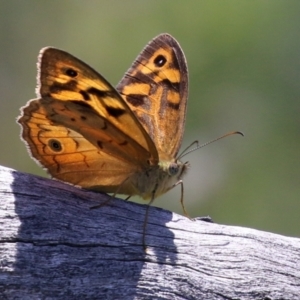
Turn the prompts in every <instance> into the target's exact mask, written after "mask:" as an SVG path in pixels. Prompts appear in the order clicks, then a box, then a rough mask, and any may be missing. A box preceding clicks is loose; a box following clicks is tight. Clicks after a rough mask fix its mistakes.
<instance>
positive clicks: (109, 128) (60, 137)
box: [18, 48, 158, 190]
mask: <svg viewBox="0 0 300 300" xmlns="http://www.w3.org/2000/svg"><path fill="white" fill-rule="evenodd" d="M37 94H38V96H39V97H40V98H39V99H34V100H31V101H29V102H28V103H27V105H26V106H25V107H24V108H22V114H21V116H20V117H19V119H18V122H19V123H20V124H21V125H22V127H23V130H22V137H23V139H24V140H25V142H26V143H27V144H28V146H29V149H30V152H31V154H32V155H33V157H34V158H35V159H36V160H38V161H39V162H40V163H41V164H42V165H43V166H44V167H46V168H47V169H48V170H49V172H50V174H51V175H52V176H53V177H55V178H58V179H61V180H64V181H68V182H71V183H74V184H79V185H81V186H84V187H91V186H94V185H97V184H95V181H97V180H98V185H101V186H117V185H120V184H122V182H124V180H126V179H127V178H128V177H129V176H130V175H131V174H133V173H136V172H137V171H139V170H141V169H143V168H145V167H147V166H149V164H150V165H151V164H152V165H155V164H157V163H158V154H157V150H156V148H155V145H154V143H153V141H152V140H151V138H150V137H149V135H148V134H147V132H146V131H145V129H144V128H143V126H142V125H141V124H140V122H139V121H138V119H137V118H136V116H135V115H134V113H133V112H132V111H131V110H130V108H129V107H128V105H127V104H126V103H125V101H124V100H123V99H122V97H121V96H120V95H119V94H118V92H117V91H116V90H115V89H114V88H113V87H112V86H111V85H110V84H109V83H108V82H107V81H106V80H105V79H104V78H103V77H102V76H101V75H100V74H98V73H97V72H96V71H94V70H93V69H92V68H91V67H89V66H88V65H86V64H85V63H83V62H82V61H80V60H79V59H77V58H75V57H74V56H72V55H70V54H68V53H67V52H64V51H61V50H58V49H55V48H44V49H42V50H41V53H40V57H39V74H38V87H37ZM74 147H75V148H74ZM72 153H73V154H72ZM79 157H81V160H79V161H77V158H79ZM73 158H74V159H73ZM75 158H76V159H75ZM82 165H84V166H85V167H84V168H82ZM115 170H118V172H120V173H121V175H120V176H117V175H112V173H114V171H115ZM62 174H63V175H62ZM87 174H90V177H93V176H94V177H95V178H97V179H93V183H90V184H89V183H88V179H87V178H89V176H88V175H87ZM108 178H111V179H108ZM116 178H118V179H116ZM109 180H110V181H111V182H110V183H108V182H107V181H109ZM102 190H103V189H102Z"/></svg>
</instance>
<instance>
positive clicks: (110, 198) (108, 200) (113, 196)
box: [90, 177, 131, 209]
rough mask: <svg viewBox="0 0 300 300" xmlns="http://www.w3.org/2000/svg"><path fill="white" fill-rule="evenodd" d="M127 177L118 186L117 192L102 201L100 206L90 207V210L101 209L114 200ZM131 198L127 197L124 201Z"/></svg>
mask: <svg viewBox="0 0 300 300" xmlns="http://www.w3.org/2000/svg"><path fill="white" fill-rule="evenodd" d="M128 178H129V177H127V178H126V179H125V180H124V181H123V182H122V183H121V184H120V185H119V187H118V188H117V190H116V191H115V192H114V193H113V194H112V195H111V196H110V197H109V198H108V199H107V200H106V201H104V202H103V203H101V204H98V205H95V206H92V207H90V209H95V208H99V207H102V206H104V205H106V204H107V203H108V202H110V200H112V199H114V198H115V197H116V195H117V194H118V192H119V190H120V189H121V188H122V187H123V185H124V184H125V182H126V181H127V180H128ZM130 197H131V196H128V197H127V198H126V199H125V200H128V199H129V198H130Z"/></svg>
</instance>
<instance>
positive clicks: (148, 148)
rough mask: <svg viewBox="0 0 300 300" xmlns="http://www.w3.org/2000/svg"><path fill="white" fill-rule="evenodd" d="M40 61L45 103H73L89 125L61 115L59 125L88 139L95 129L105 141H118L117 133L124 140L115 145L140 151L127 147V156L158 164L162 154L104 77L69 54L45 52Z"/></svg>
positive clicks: (51, 49) (42, 52) (58, 51)
mask: <svg viewBox="0 0 300 300" xmlns="http://www.w3.org/2000/svg"><path fill="white" fill-rule="evenodd" d="M39 61H40V73H39V80H40V83H39V87H38V93H39V94H40V96H41V97H42V98H43V99H44V103H45V102H47V99H48V98H52V99H55V100H60V101H64V102H65V103H69V104H70V105H69V106H72V107H73V109H74V110H75V111H76V113H77V112H78V111H82V115H83V117H85V120H81V121H82V122H81V123H84V122H83V121H85V122H86V123H88V124H87V125H86V126H84V124H74V121H73V120H71V118H70V119H69V120H67V118H61V115H63V113H59V114H58V115H57V117H56V122H59V121H60V122H62V123H61V125H64V126H68V127H70V126H71V127H72V126H74V127H73V128H76V127H77V128H81V132H80V133H81V134H82V135H83V136H87V138H88V137H90V136H92V137H94V135H93V134H90V133H91V129H92V126H91V125H93V126H94V127H93V129H94V130H99V131H102V134H103V135H104V136H106V140H104V141H109V140H113V141H114V136H115V134H113V132H111V130H112V129H113V128H114V130H113V131H114V132H118V133H119V136H123V138H122V139H121V140H119V141H115V143H121V144H122V145H123V146H124V147H125V145H128V144H130V145H131V146H132V147H133V148H136V151H134V152H130V151H128V146H127V149H125V148H124V151H123V152H124V153H127V154H128V155H132V156H135V157H137V158H140V159H141V160H142V161H141V163H148V161H150V162H152V163H153V164H156V163H157V161H158V154H157V151H156V148H155V145H154V144H153V141H152V140H151V138H150V137H149V135H148V134H147V133H146V131H145V130H144V128H143V127H142V125H141V124H140V122H139V121H138V120H137V118H136V116H135V115H134V114H133V112H132V111H131V110H130V108H129V107H128V105H127V104H126V103H125V102H124V100H123V99H122V97H121V96H120V95H119V94H118V92H117V91H116V90H115V89H114V88H113V87H112V86H111V85H110V84H109V83H108V82H107V81H106V80H105V79H104V78H103V77H102V76H101V75H100V74H98V73H97V72H96V71H94V70H93V69H92V68H91V67H89V66H88V65H87V64H85V63H84V62H82V61H80V60H79V59H77V58H75V57H74V56H72V55H70V54H69V53H67V52H64V51H62V50H58V49H55V48H44V49H42V51H41V54H40V59H39ZM45 105H46V104H45ZM50 107H51V108H52V105H51V106H50V105H49V108H50ZM76 107H77V109H76ZM50 113H51V112H50ZM65 114H67V112H65ZM71 114H72V113H71ZM97 118H98V119H99V121H98V122H97ZM89 119H90V120H89ZM66 122H67V123H66ZM77 122H78V121H77ZM92 123H93V124H92ZM97 123H100V127H99V126H98V127H97ZM72 124H73V125H72ZM81 125H82V126H81ZM98 125H99V124H98ZM101 125H102V126H101ZM104 141H103V140H99V141H98V140H96V139H94V141H91V142H93V143H94V144H95V145H97V144H99V142H100V144H101V142H104ZM136 144H137V145H136ZM122 145H121V146H122ZM141 148H143V149H144V150H141ZM136 152H139V153H140V154H142V153H143V152H144V155H143V154H142V155H137V153H136Z"/></svg>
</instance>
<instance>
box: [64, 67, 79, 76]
mask: <svg viewBox="0 0 300 300" xmlns="http://www.w3.org/2000/svg"><path fill="white" fill-rule="evenodd" d="M66 74H67V75H68V76H70V77H72V78H74V77H76V76H77V75H78V73H77V71H75V70H73V69H71V68H69V69H67V70H66Z"/></svg>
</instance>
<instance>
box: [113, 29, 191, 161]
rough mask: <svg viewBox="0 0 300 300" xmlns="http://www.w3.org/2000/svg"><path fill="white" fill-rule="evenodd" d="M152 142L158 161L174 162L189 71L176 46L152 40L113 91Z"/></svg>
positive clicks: (167, 38) (161, 37) (172, 41)
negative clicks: (135, 117)
mask: <svg viewBox="0 0 300 300" xmlns="http://www.w3.org/2000/svg"><path fill="white" fill-rule="evenodd" d="M116 89H117V90H118V91H119V93H120V94H121V95H122V96H123V98H124V100H125V101H126V102H127V103H128V105H129V106H130V108H131V110H132V111H134V113H135V114H136V116H137V118H138V119H139V121H140V123H141V124H143V126H144V128H145V130H146V131H147V132H148V134H149V135H150V137H151V139H152V140H153V141H154V144H155V145H156V148H157V149H158V152H159V156H160V159H171V158H175V157H176V155H177V153H178V151H179V148H180V146H181V142H182V137H183V133H184V126H185V114H186V104H187V97H188V70H187V63H186V60H185V56H184V53H183V51H182V49H181V47H180V45H179V44H178V42H177V41H176V40H175V39H174V38H173V37H172V36H170V35H168V34H161V35H159V36H157V37H156V38H154V39H153V40H152V41H150V43H149V44H148V45H147V46H146V47H145V48H144V50H143V51H142V52H141V53H140V54H139V56H138V57H137V58H136V60H135V61H134V63H133V65H132V66H131V68H130V69H129V70H128V71H127V73H126V74H125V76H124V77H123V79H122V80H121V81H120V83H119V84H118V86H117V88H116Z"/></svg>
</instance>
